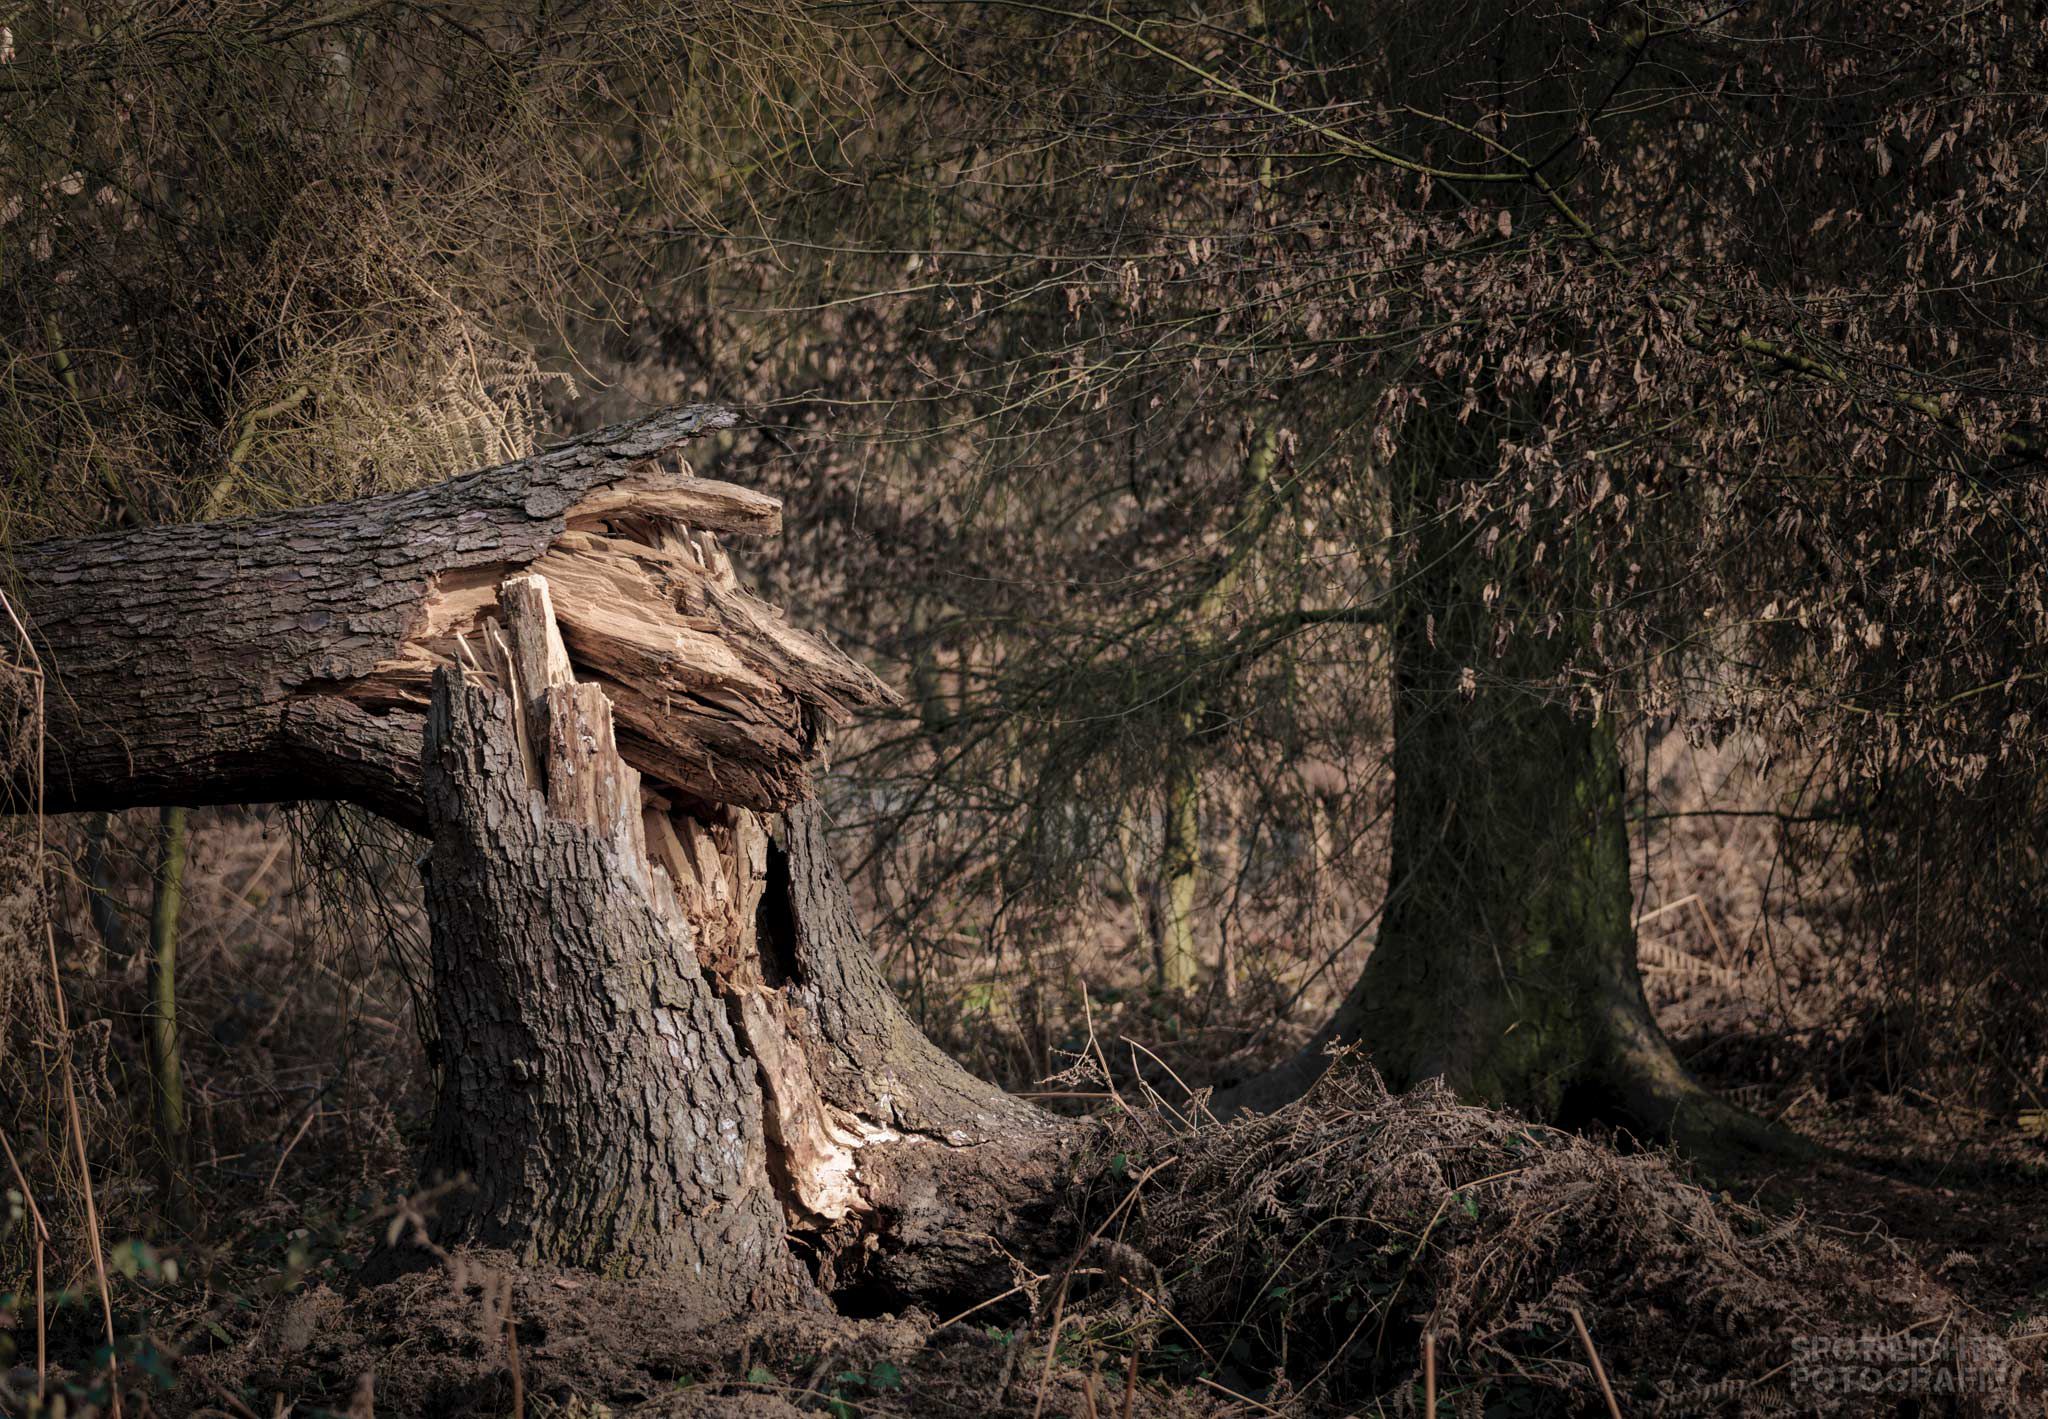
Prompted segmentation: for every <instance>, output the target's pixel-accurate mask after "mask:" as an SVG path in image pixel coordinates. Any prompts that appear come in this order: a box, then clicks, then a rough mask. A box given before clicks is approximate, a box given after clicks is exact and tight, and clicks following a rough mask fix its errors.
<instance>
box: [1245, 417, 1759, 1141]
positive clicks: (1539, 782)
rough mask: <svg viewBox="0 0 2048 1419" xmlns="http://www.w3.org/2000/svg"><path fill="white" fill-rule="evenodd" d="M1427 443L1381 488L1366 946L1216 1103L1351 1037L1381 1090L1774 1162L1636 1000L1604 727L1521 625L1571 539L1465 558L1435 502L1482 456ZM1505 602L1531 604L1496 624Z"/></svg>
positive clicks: (1277, 1087)
mask: <svg viewBox="0 0 2048 1419" xmlns="http://www.w3.org/2000/svg"><path fill="white" fill-rule="evenodd" d="M1428 443H1429V439H1428V437H1427V435H1420V436H1417V437H1416V438H1415V439H1414V444H1415V445H1416V447H1415V450H1414V451H1413V452H1411V453H1410V454H1409V455H1408V466H1407V468H1406V470H1405V472H1404V474H1403V475H1402V476H1401V477H1400V478H1398V479H1397V483H1396V495H1395V507H1394V513H1395V530H1396V538H1397V542H1398V545H1399V546H1400V547H1401V548H1402V552H1403V556H1404V559H1405V565H1404V566H1403V567H1402V569H1401V572H1400V576H1399V578H1398V580H1399V584H1400V586H1401V588H1402V590H1401V592H1400V593H1399V596H1400V599H1399V603H1398V611H1397V615H1396V618H1395V622H1394V626H1393V660H1394V751H1393V767H1394V821H1393V851H1392V856H1391V862H1390V865H1389V872H1388V896H1387V905H1386V910H1385V913H1384V915H1383V918H1382V924H1381V927H1380V932H1379V937H1378V940H1377V942H1376V943H1375V945H1374V947H1373V951H1372V954H1371V956H1370V957H1369V958H1368V960H1367V962H1366V966H1365V969H1364V971H1363V972H1362V973H1361V975H1360V978H1359V980H1358V982H1357V983H1356V985H1355V986H1354V987H1353V989H1352V990H1351V992H1350V994H1349V996H1348V997H1347V998H1346V999H1345V1001H1344V1003H1343V1004H1342V1005H1341V1006H1340V1007H1339V1008H1338V1010H1337V1012H1336V1014H1335V1016H1334V1017H1333V1018H1332V1019H1331V1021H1330V1023H1329V1024H1328V1025H1327V1026H1325V1027H1324V1029H1323V1030H1322V1031H1321V1032H1319V1033H1318V1035H1317V1036H1316V1037H1315V1038H1314V1039H1313V1040H1311V1041H1310V1043H1309V1044H1308V1046H1307V1047H1306V1048H1304V1049H1303V1050H1302V1051H1301V1052H1300V1053H1299V1054H1298V1055H1296V1056H1295V1057H1294V1058H1293V1059H1291V1060H1289V1061H1287V1062H1285V1063H1283V1064H1282V1065H1280V1066H1279V1067H1278V1068H1276V1069H1275V1070H1272V1071H1270V1072H1269V1073H1267V1074H1265V1075H1262V1076H1259V1077H1257V1078H1254V1079H1252V1080H1249V1081H1247V1082H1246V1083H1245V1084H1243V1085H1240V1086H1238V1087H1237V1088H1236V1089H1234V1090H1232V1091H1230V1092H1228V1093H1227V1094H1226V1095H1225V1096H1224V1097H1223V1099H1222V1101H1221V1102H1222V1104H1223V1105H1224V1106H1225V1107H1228V1108H1250V1109H1261V1110H1262V1109H1270V1108H1272V1107H1275V1106H1277V1105H1278V1104H1280V1103H1282V1102H1285V1101H1286V1100H1287V1099H1290V1098H1292V1097H1295V1096H1296V1095H1298V1094H1299V1093H1301V1092H1302V1091H1303V1090H1304V1089H1306V1088H1307V1086H1308V1085H1309V1084H1310V1083H1312V1082H1313V1081H1314V1080H1315V1078H1316V1077H1318V1076H1319V1075H1320V1074H1321V1072H1322V1070H1323V1068H1324V1067H1325V1065H1326V1062H1327V1051H1328V1049H1329V1047H1330V1046H1331V1045H1332V1044H1339V1043H1357V1044H1359V1045H1360V1046H1361V1047H1362V1048H1363V1049H1364V1050H1365V1051H1366V1053H1367V1055H1368V1056H1369V1057H1370V1059H1371V1060H1372V1063H1373V1065H1374V1067H1375V1068H1376V1069H1378V1070H1379V1071H1380V1073H1381V1075H1382V1077H1383V1078H1384V1079H1385V1080H1386V1082H1387V1084H1388V1085H1389V1086H1390V1087H1392V1088H1395V1089H1397V1090H1398V1089H1407V1088H1410V1087H1413V1086H1414V1085H1416V1084H1420V1083H1422V1082H1423V1081H1424V1080H1427V1079H1432V1078H1439V1077H1441V1078H1442V1079H1444V1080H1445V1081H1446V1082H1447V1083H1448V1084H1449V1085H1450V1086H1451V1087H1452V1088H1453V1089H1454V1090H1456V1091H1457V1092H1458V1093H1459V1094H1460V1095H1461V1096H1462V1097H1464V1098H1467V1099H1470V1100H1473V1101H1476V1102H1483V1103H1487V1104H1492V1105H1497V1106H1505V1107H1509V1108H1513V1109H1516V1110H1519V1111H1521V1112H1523V1113H1525V1114H1527V1115H1529V1116H1531V1117H1535V1118H1542V1119H1550V1120H1556V1121H1560V1122H1564V1123H1568V1124H1569V1123H1580V1122H1588V1121H1593V1120H1610V1121H1619V1122H1623V1123H1625V1124H1627V1125H1629V1126H1631V1127H1633V1128H1635V1129H1637V1130H1638V1131H1640V1132H1642V1133H1645V1134H1648V1135H1651V1136H1655V1137H1659V1138H1676V1139H1677V1140H1678V1141H1680V1142H1681V1143H1683V1144H1685V1145H1686V1146H1687V1147H1688V1148H1689V1149H1691V1150H1693V1151H1694V1152H1696V1153H1699V1154H1714V1153H1718V1152H1722V1151H1724V1150H1725V1149H1727V1148H1728V1147H1730V1146H1731V1145H1733V1146H1746V1147H1753V1148H1761V1149H1769V1150H1773V1151H1781V1150H1783V1148H1784V1147H1785V1146H1786V1144H1787V1142H1788V1140H1786V1139H1784V1138H1782V1137H1780V1136H1779V1135H1778V1134H1777V1133H1776V1132H1775V1131H1773V1130H1770V1129H1768V1128H1767V1127H1765V1126H1764V1125H1762V1124H1761V1123H1760V1122H1759V1121H1758V1120H1756V1119H1754V1118H1752V1117H1751V1116H1750V1115H1748V1114H1746V1113H1743V1112H1742V1111H1741V1110H1739V1109H1736V1108H1733V1107H1732V1106H1730V1105H1728V1104H1725V1103H1723V1102H1721V1101H1720V1100H1718V1099H1716V1098H1714V1097H1713V1096H1712V1095H1711V1094H1710V1093H1709V1092H1708V1091H1706V1090H1705V1089H1703V1088H1701V1087H1700V1086H1699V1085H1698V1084H1697V1083H1696V1082H1695V1081H1694V1080H1693V1079H1692V1078H1691V1077H1690V1075H1688V1074H1687V1072H1686V1071H1685V1069H1684V1067H1683V1066H1682V1065H1681V1064H1680V1063H1679V1061H1678V1059H1677V1057H1676V1056H1675V1055H1674V1054H1673V1053H1672V1050H1671V1046H1670V1043H1669V1041H1668V1040H1666V1038H1665V1036H1664V1033H1663V1030H1662V1029H1661V1028H1660V1027H1659V1026H1658V1024H1657V1021H1656V1018H1655V1016H1654V1015H1652V1013H1651V1012H1650V1009H1649V1005H1648V1003H1647V1001H1646V1000H1645V998H1644V994H1643V985H1642V977H1641V974H1640V972H1639V970H1638V967H1637V961H1636V936H1635V925H1634V897H1633V888H1632V885H1631V877H1630V859H1629V846H1628V834H1627V824H1626V816H1625V809H1626V801H1625V799H1626V795H1625V784H1624V780H1623V776H1622V766H1621V760H1620V755H1619V753H1618V750H1617V747H1616V742H1615V731H1614V726H1613V723H1612V721H1611V719H1609V718H1607V717H1604V716H1602V715H1600V714H1598V713H1594V712H1588V711H1586V710H1585V709H1583V708H1580V707H1575V706H1573V705H1572V704H1570V703H1569V702H1568V700H1567V698H1566V692H1565V691H1564V690H1562V689H1561V688H1559V684H1560V682H1561V681H1562V680H1563V678H1564V670H1565V667H1566V666H1567V665H1568V664H1569V661H1570V652H1571V649H1572V640H1571V637H1572V636H1573V635H1574V634H1583V630H1582V629H1581V628H1579V627H1577V626H1575V625H1573V624H1572V623H1571V621H1570V620H1569V619H1567V621H1566V623H1565V624H1564V626H1563V627H1562V628H1561V629H1560V630H1559V631H1558V632H1557V633H1556V634H1555V635H1546V634H1543V633H1542V631H1540V630H1539V629H1537V625H1536V623H1537V622H1538V621H1539V620H1540V615H1538V614H1533V613H1535V612H1537V611H1539V610H1540V609H1541V608H1543V607H1545V606H1547V605H1549V604H1553V603H1554V602H1555V600H1556V597H1557V586H1556V583H1555V582H1554V581H1553V582H1552V583H1550V584H1548V585H1544V586H1543V587H1542V588H1541V590H1540V591H1539V582H1538V579H1539V578H1541V577H1545V576H1549V577H1561V578H1565V579H1569V578H1570V577H1571V574H1572V572H1571V565H1570V557H1571V549H1570V538H1569V534H1568V533H1567V534H1565V535H1563V536H1561V537H1555V538H1554V540H1555V541H1556V542H1557V543H1559V544H1560V545H1561V550H1560V551H1556V552H1553V554H1552V559H1551V563H1550V565H1549V566H1547V567H1542V568H1539V567H1538V566H1537V565H1536V563H1535V560H1534V558H1533V557H1531V556H1530V555H1529V553H1528V552H1527V550H1526V547H1525V546H1524V545H1522V541H1521V540H1518V539H1515V538H1502V539H1501V542H1500V544H1499V545H1498V546H1497V548H1496V549H1495V552H1494V554H1493V555H1492V556H1491V557H1483V556H1481V554H1480V553H1479V551H1478V548H1477V546H1476V537H1475V529H1473V528H1472V527H1470V526H1469V525H1468V524H1466V523H1465V522H1464V521H1463V520H1462V519H1460V518H1458V517H1456V516H1455V514H1453V513H1450V512H1447V511H1446V507H1447V499H1446V496H1445V494H1446V493H1447V491H1448V490H1449V487H1450V480H1451V479H1452V478H1453V477H1455V476H1456V470H1457V469H1458V467H1459V466H1460V460H1471V459H1475V458H1486V457H1490V456H1491V452H1492V450H1491V448H1490V447H1488V446H1486V445H1485V444H1484V441H1483V436H1482V435H1481V434H1480V433H1479V432H1478V431H1476V430H1459V431H1456V432H1452V433H1448V434H1446V435H1445V436H1444V439H1443V446H1442V447H1440V448H1430V447H1428V446H1427V445H1428ZM1534 537H1535V534H1532V535H1531V536H1530V538H1528V539H1526V540H1527V541H1528V543H1529V544H1530V545H1533V541H1534ZM1560 563H1562V564H1563V565H1562V568H1561V569H1560V567H1559V564H1560ZM1565 600H1566V602H1567V604H1569V601H1570V597H1569V595H1567V596H1566V597H1565ZM1520 611H1530V612H1532V614H1530V615H1529V616H1527V617H1526V618H1525V619H1523V620H1522V621H1521V622H1520V624H1516V613H1517V612H1520ZM1504 621H1505V623H1506V624H1508V625H1509V627H1510V631H1509V634H1508V635H1507V637H1506V639H1505V640H1502V639H1501V638H1500V635H1499V629H1498V628H1499V627H1500V626H1501V625H1502V624H1503V623H1504Z"/></svg>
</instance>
